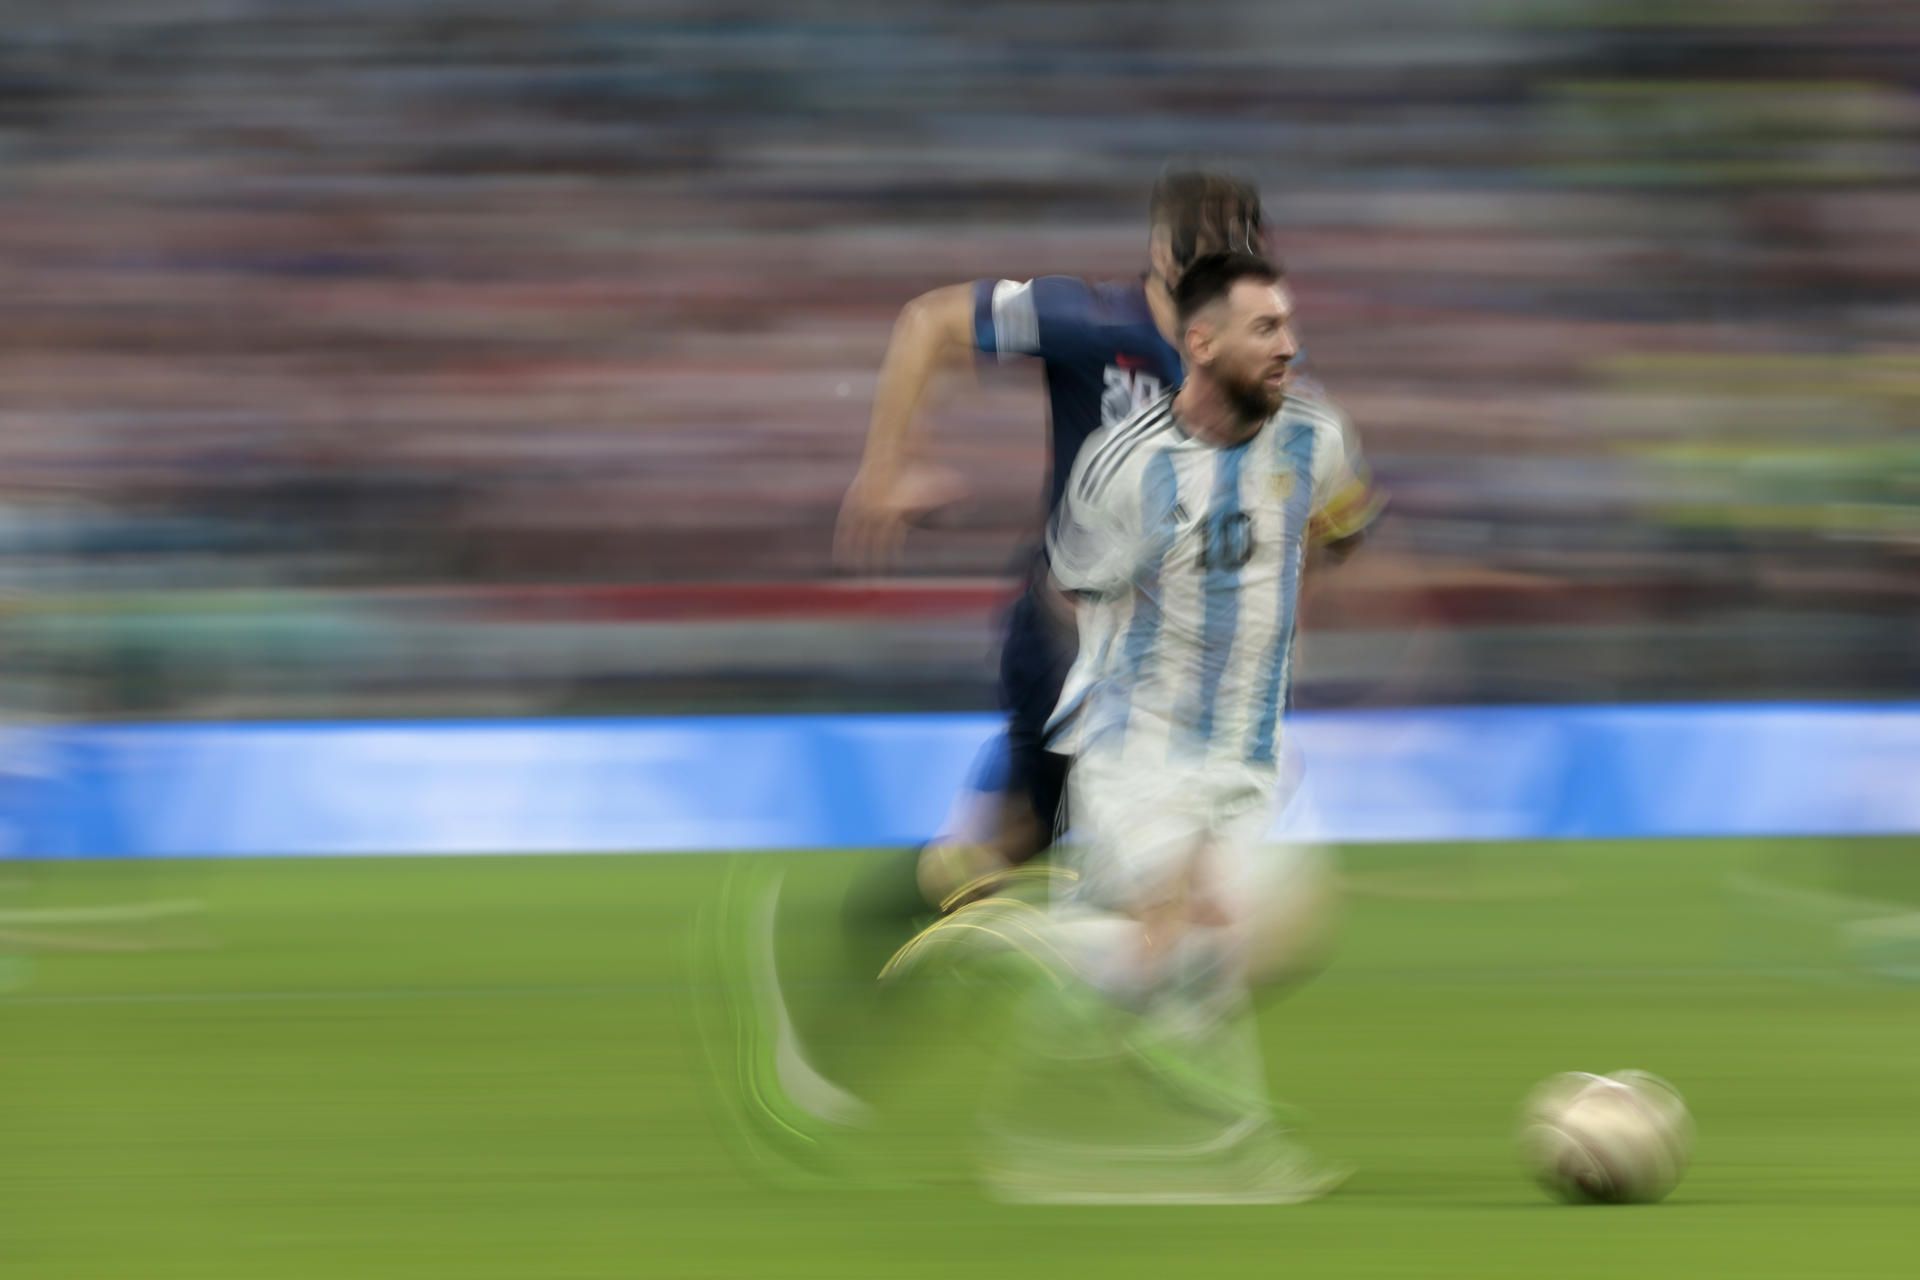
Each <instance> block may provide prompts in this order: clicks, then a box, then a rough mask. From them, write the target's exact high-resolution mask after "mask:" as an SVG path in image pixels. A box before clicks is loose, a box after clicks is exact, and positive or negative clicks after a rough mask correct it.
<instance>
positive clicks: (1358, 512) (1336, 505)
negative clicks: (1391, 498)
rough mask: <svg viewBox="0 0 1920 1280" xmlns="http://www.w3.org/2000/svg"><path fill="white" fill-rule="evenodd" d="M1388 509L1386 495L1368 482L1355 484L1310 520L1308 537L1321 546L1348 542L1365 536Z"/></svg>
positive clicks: (1315, 513) (1344, 490)
mask: <svg viewBox="0 0 1920 1280" xmlns="http://www.w3.org/2000/svg"><path fill="white" fill-rule="evenodd" d="M1386 506H1387V495H1386V494H1385V493H1383V492H1382V491H1381V490H1379V489H1378V488H1376V487H1374V486H1373V485H1371V484H1369V483H1367V482H1366V481H1364V480H1358V481H1355V482H1354V483H1352V484H1350V485H1348V486H1347V487H1346V488H1344V489H1342V490H1341V491H1340V492H1339V493H1336V494H1334V495H1333V497H1332V499H1331V500H1329V501H1328V502H1327V504H1326V505H1325V506H1323V507H1321V508H1320V509H1319V510H1318V511H1316V512H1314V513H1313V517H1312V518H1311V519H1310V520H1308V521H1307V538H1308V540H1309V541H1311V542H1312V543H1313V544H1314V545H1315V546H1320V547H1324V546H1326V545H1327V544H1328V543H1333V542H1345V541H1346V540H1347V539H1348V538H1351V537H1355V536H1356V535H1358V534H1361V533H1364V532H1365V531H1366V529H1367V526H1368V525H1370V524H1372V523H1373V522H1374V521H1375V520H1377V519H1379V517H1380V513H1381V512H1382V511H1384V510H1386Z"/></svg>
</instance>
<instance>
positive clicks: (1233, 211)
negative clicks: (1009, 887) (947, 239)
mask: <svg viewBox="0 0 1920 1280" xmlns="http://www.w3.org/2000/svg"><path fill="white" fill-rule="evenodd" d="M1148 221H1149V232H1148V242H1147V261H1148V265H1147V270H1146V272H1145V273H1144V275H1142V276H1141V277H1140V278H1139V279H1136V280H1129V281H1120V282H1106V283H1092V284H1090V283H1088V282H1087V281H1084V280H1079V279H1075V278H1073V277H1069V276H1042V277H1040V278H1038V279H1035V280H1029V281H1014V280H994V279H988V280H977V281H974V282H973V283H971V284H956V285H949V286H947V287H945V288H941V289H935V290H933V291H932V292H930V293H926V294H922V295H921V296H920V297H918V298H915V299H914V300H913V301H912V302H910V303H908V304H907V306H906V308H905V309H904V310H903V311H902V312H901V314H900V318H899V320H898V321H897V322H896V323H895V325H894V330H893V338H892V340H891V342H890V343H889V344H888V347H887V354H886V359H885V361H884V362H883V363H882V365H881V369H880V380H879V386H878V388H877V389H876V392H875V396H874V405H873V416H872V422H871V425H870V427H869V429H868V434H867V445H866V451H865V455H864V457H863V459H862V462H861V465H860V471H859V474H858V475H857V476H856V477H855V479H854V482H853V485H852V487H851V488H850V489H849V490H848V492H847V497H846V502H845V505H844V507H843V508H842V511H841V517H840V524H839V528H838V531H837V543H838V546H837V550H838V552H839V554H840V557H841V559H842V561H843V562H844V563H848V564H850V565H853V566H856V567H862V568H872V567H876V566H878V565H882V564H885V563H886V562H888V561H889V560H890V559H891V558H892V556H893V555H894V554H895V552H896V551H897V550H898V548H899V545H900V542H901V540H902V539H903V538H904V536H905V534H906V530H907V528H908V526H909V525H910V524H911V523H913V522H914V521H915V520H917V519H920V518H921V517H923V516H925V515H926V514H927V513H928V512H929V511H930V510H931V509H932V508H933V507H934V506H936V505H938V504H941V503H944V502H946V501H950V500H952V499H953V498H955V497H956V496H958V490H957V489H956V488H955V486H954V485H952V484H951V483H946V482H943V481H942V479H941V478H940V475H939V473H938V472H936V471H934V470H932V469H930V468H928V467H926V466H925V465H924V464H923V463H922V462H921V461H920V459H919V456H918V454H919V449H918V436H917V431H916V425H917V422H918V417H919V412H920V408H921V405H922V402H923V401H924V399H925V396H926V391H927V387H928V385H929V382H930V380H931V378H932V376H933V374H934V373H935V372H936V370H938V369H939V368H940V367H941V366H942V365H943V364H945V363H947V362H949V361H951V360H952V359H954V358H955V357H956V356H958V357H961V358H964V357H965V356H967V355H968V354H970V353H983V354H988V355H994V356H998V357H1000V358H1003V359H1006V358H1013V357H1022V356H1025V357H1034V358H1037V359H1039V361H1040V362H1041V367H1042V371H1043V373H1044V375H1045V380H1046V386H1047V398H1048V426H1049V444H1050V450H1049V474H1048V476H1047V480H1046V493H1047V509H1048V511H1049V513H1051V512H1052V511H1053V510H1054V509H1056V508H1057V507H1058V506H1059V504H1060V499H1061V495H1062V492H1063V491H1064V489H1065V485H1066V477H1067V473H1068V471H1069V470H1070V469H1071V467H1072V466H1073V463H1074V460H1075V458H1077V457H1078V456H1079V453H1080V449H1081V446H1082V445H1084V444H1085V443H1086V440H1087V438H1088V437H1089V436H1091V435H1092V434H1093V433H1094V432H1095V431H1097V430H1099V429H1100V428H1101V427H1103V426H1110V425H1112V424H1114V423H1117V422H1120V421H1121V420H1123V419H1125V418H1127V417H1128V416H1130V415H1131V414H1133V413H1134V412H1135V411H1136V410H1138V409H1139V408H1140V407H1141V406H1142V405H1145V404H1147V403H1149V402H1151V401H1153V400H1154V399H1156V398H1158V397H1159V396H1160V395H1162V394H1163V393H1164V392H1166V391H1169V390H1171V389H1173V388H1175V387H1178V386H1179V385H1180V379H1181V368H1182V366H1181V360H1180V352H1179V349H1178V346H1177V343H1176V342H1175V337H1176V332H1175V311H1174V305H1173V295H1172V288H1173V285H1174V282H1175V281H1177V280H1178V279H1179V278H1180V274H1181V273H1182V272H1183V271H1184V270H1185V269H1186V267H1187V264H1188V263H1190V262H1192V261H1193V260H1194V258H1195V257H1197V256H1199V255H1200V254H1203V253H1210V252H1216V251H1219V250H1224V249H1242V250H1253V249H1255V248H1256V247H1257V246H1258V245H1259V243H1260V240H1261V212H1260V197H1259V193H1258V192H1257V191H1256V190H1254V188H1253V187H1252V186H1251V185H1250V184H1249V183H1246V182H1244V181H1242V180H1240V179H1239V178H1236V177H1234V176H1232V175H1230V174H1225V173H1220V172H1215V171H1211V170H1205V169H1176V170H1171V171H1169V172H1168V173H1166V174H1165V175H1163V176H1162V177H1161V179H1160V180H1159V181H1158V182H1157V183H1156V184H1155V185H1154V189H1153V195H1152V199H1151V201H1150V202H1149V206H1148ZM1027 562H1028V563H1027V569H1026V575H1025V582H1024V585H1023V589H1022V591H1021V594H1020V596H1019V598H1018V600H1017V601H1016V602H1015V604H1014V606H1013V608H1012V609H1011V611H1010V612H1009V614H1008V616H1007V620H1006V629H1005V634H1004V638H1003V643H1002V647H1001V657H1000V699H1001V705H1002V707H1003V708H1004V709H1005V710H1006V712H1007V717H1008V719H1007V729H1006V735H1005V745H1004V749H1003V751H1002V752H1001V754H1000V756H999V758H997V759H990V760H989V761H988V762H987V764H988V767H987V768H986V769H983V770H982V772H981V773H977V774H976V776H975V779H974V790H975V792H976V793H980V794H984V795H988V796H992V797H994V801H993V802H992V803H988V804H985V805H973V806H963V812H964V811H965V810H966V809H967V808H971V809H972V810H973V811H974V812H982V813H984V814H985V816H986V817H987V819H988V820H987V821H986V822H985V823H969V822H966V821H964V820H963V821H962V822H961V823H960V824H959V825H958V827H957V829H955V830H953V831H951V832H950V833H949V835H948V837H946V838H943V839H940V840H936V841H934V842H933V843H932V844H931V845H929V846H928V848H927V849H926V850H925V852H924V856H922V857H920V859H919V861H918V866H917V873H918V882H919V888H920V891H921V893H923V894H924V895H925V896H926V897H928V898H929V899H931V900H932V902H933V903H934V904H935V905H938V904H939V903H940V902H941V901H942V900H943V899H945V898H947V897H948V895H950V894H952V893H953V892H955V891H956V890H959V889H961V888H962V887H963V886H965V885H966V884H968V883H969V882H972V883H975V884H979V885H982V886H984V884H986V883H988V882H990V880H991V875H992V873H993V872H995V871H998V870H1002V869H1005V868H1009V867H1013V866H1018V865H1019V864H1021V863H1024V862H1026V861H1027V860H1029V859H1030V858H1032V857H1033V856H1034V855H1035V854H1037V853H1039V852H1040V851H1041V850H1043V849H1045V848H1046V847H1047V845H1048V844H1050V843H1051V842H1052V839H1053V834H1054V831H1055V828H1056V826H1057V825H1058V822H1059V812H1060V807H1061V797H1062V793H1063V790H1064V786H1065V780H1066V761H1065V759H1064V758H1063V757H1061V756H1058V755H1055V754H1053V753H1051V752H1049V751H1048V750H1047V749H1046V747H1045V743H1044V734H1045V727H1046V720H1047V717H1048V715H1050V714H1051V713H1052V711H1053V707H1054V704H1055V702H1056V701H1057V700H1058V699H1059V695H1060V687H1061V684H1062V682H1063V681H1064V680H1065V678H1066V673H1067V669H1068V667H1069V666H1070V665H1071V664H1072V661H1073V653H1074V648H1073V646H1074V628H1073V621H1072V617H1071V612H1070V610H1069V609H1067V608H1066V607H1065V605H1064V604H1063V603H1062V602H1061V601H1060V600H1059V599H1058V598H1057V597H1056V596H1055V595H1054V593H1053V592H1052V590H1051V589H1050V587H1049V586H1048V582H1047V572H1046V564H1045V560H1044V556H1043V555H1042V554H1041V553H1040V551H1039V549H1038V548H1037V547H1036V548H1035V550H1034V552H1033V553H1032V554H1030V555H1029V556H1028V557H1027ZM996 784H997V785H996ZM884 902H885V899H884V898H883V899H882V904H884Z"/></svg>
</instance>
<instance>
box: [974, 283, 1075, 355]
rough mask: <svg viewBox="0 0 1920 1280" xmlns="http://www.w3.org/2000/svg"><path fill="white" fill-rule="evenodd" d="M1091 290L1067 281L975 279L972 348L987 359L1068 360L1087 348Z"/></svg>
mask: <svg viewBox="0 0 1920 1280" xmlns="http://www.w3.org/2000/svg"><path fill="white" fill-rule="evenodd" d="M1092 328H1093V291H1092V290H1091V289H1089V288H1088V287H1087V283H1086V281H1084V280H1077V279H1075V278H1074V277H1072V276H1041V277H1039V278H1038V279H1034V280H976V281H975V282H974V285H973V345H974V346H975V347H978V348H979V349H980V350H981V351H983V352H986V353H988V354H990V355H997V356H1001V357H1002V358H1005V357H1010V356H1039V357H1040V358H1041V359H1043V360H1068V359H1072V358H1074V357H1075V356H1076V355H1077V354H1079V353H1080V352H1082V351H1083V350H1084V349H1085V348H1086V347H1087V345H1088V343H1089V341H1090V338H1089V334H1090V332H1091V330H1092Z"/></svg>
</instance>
